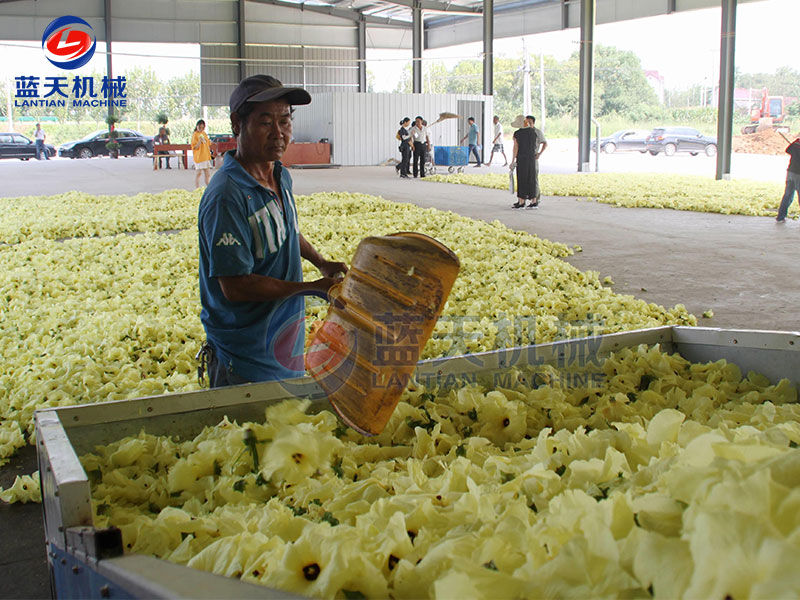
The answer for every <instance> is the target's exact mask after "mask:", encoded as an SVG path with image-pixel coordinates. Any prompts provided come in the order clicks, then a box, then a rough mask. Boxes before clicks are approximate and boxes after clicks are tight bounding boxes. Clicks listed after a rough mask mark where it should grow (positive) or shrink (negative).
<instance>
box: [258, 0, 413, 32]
mask: <svg viewBox="0 0 800 600" xmlns="http://www.w3.org/2000/svg"><path fill="white" fill-rule="evenodd" d="M250 1H251V2H258V3H259V4H271V5H273V6H283V7H285V8H294V9H296V10H301V11H303V10H307V11H309V12H316V13H321V14H323V15H330V16H332V17H338V18H340V19H348V20H350V21H355V22H356V23H358V22H359V21H364V22H366V23H371V24H375V25H392V26H394V27H397V28H398V29H411V23H409V22H407V21H403V20H399V19H391V18H388V17H373V16H371V15H367V14H364V13H363V12H361V11H358V10H351V9H349V8H336V7H334V6H330V5H328V6H321V5H319V4H303V3H298V2H287V1H286V0H250Z"/></svg>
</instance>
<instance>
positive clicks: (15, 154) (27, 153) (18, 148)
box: [0, 133, 56, 160]
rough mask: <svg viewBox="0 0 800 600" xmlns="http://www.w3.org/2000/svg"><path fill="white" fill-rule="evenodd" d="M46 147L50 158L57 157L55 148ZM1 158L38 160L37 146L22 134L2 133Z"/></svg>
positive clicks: (0, 135)
mask: <svg viewBox="0 0 800 600" xmlns="http://www.w3.org/2000/svg"><path fill="white" fill-rule="evenodd" d="M44 147H45V149H46V150H47V155H48V156H55V155H56V149H55V147H54V146H51V145H50V144H45V145H44ZM0 158H19V159H20V160H28V159H29V158H36V144H35V143H34V141H33V140H31V139H29V138H26V137H25V136H24V135H22V134H21V133H0Z"/></svg>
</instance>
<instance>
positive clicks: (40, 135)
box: [34, 123, 50, 160]
mask: <svg viewBox="0 0 800 600" xmlns="http://www.w3.org/2000/svg"><path fill="white" fill-rule="evenodd" d="M46 137H47V136H46V135H45V134H44V129H42V126H41V125H40V124H39V123H37V124H36V133H35V134H34V138H35V140H36V141H35V142H34V143H35V144H36V148H35V149H34V152H36V160H42V156H44V159H45V160H50V156H49V155H48V154H47V148H46V147H45V145H44V140H45V138H46Z"/></svg>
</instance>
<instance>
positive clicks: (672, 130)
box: [647, 127, 717, 156]
mask: <svg viewBox="0 0 800 600" xmlns="http://www.w3.org/2000/svg"><path fill="white" fill-rule="evenodd" d="M647 150H648V152H650V154H652V155H653V156H655V155H656V154H659V153H660V152H663V153H664V154H666V155H667V156H672V155H673V154H675V153H676V152H688V153H689V154H691V155H692V156H697V155H698V154H700V153H701V152H704V153H705V154H706V156H715V155H716V154H717V138H715V137H710V136H707V135H703V134H702V133H700V132H699V131H697V129H692V128H691V127H657V128H656V129H653V131H651V132H650V135H649V136H647Z"/></svg>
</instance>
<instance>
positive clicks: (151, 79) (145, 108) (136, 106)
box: [125, 67, 161, 122]
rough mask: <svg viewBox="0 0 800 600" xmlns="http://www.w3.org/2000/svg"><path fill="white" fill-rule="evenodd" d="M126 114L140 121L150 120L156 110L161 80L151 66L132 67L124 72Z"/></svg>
mask: <svg viewBox="0 0 800 600" xmlns="http://www.w3.org/2000/svg"><path fill="white" fill-rule="evenodd" d="M125 80H126V82H127V86H126V91H127V98H128V114H129V115H130V117H131V119H134V120H136V121H137V122H140V121H142V120H145V121H150V120H151V119H152V116H153V114H154V113H156V112H157V108H158V104H159V101H158V98H159V96H160V95H161V81H160V80H159V78H158V74H156V72H155V71H154V70H153V69H152V67H147V68H142V67H134V68H133V69H131V70H130V71H127V72H126V73H125Z"/></svg>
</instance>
